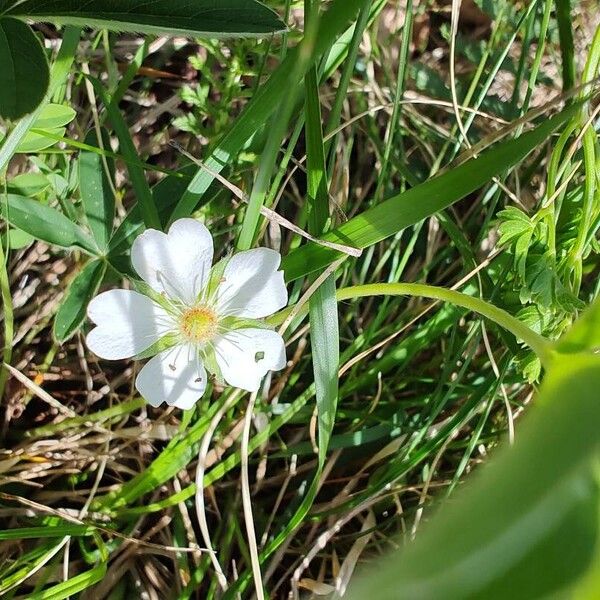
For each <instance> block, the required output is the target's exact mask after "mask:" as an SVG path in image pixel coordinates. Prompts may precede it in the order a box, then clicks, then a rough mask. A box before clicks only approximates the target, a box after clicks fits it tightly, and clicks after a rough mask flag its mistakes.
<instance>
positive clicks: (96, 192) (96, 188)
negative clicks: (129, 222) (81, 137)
mask: <svg viewBox="0 0 600 600" xmlns="http://www.w3.org/2000/svg"><path fill="white" fill-rule="evenodd" d="M102 138H103V147H104V148H108V149H110V138H109V137H108V132H107V131H106V130H104V129H103V130H102ZM85 143H86V144H87V145H88V146H94V147H99V144H98V137H97V135H96V132H95V131H90V132H89V133H88V134H87V136H86V138H85ZM107 169H108V172H107ZM114 174H115V163H114V160H113V159H112V158H109V157H104V156H102V155H100V154H99V153H96V152H88V151H83V152H81V154H80V155H79V190H80V193H81V202H82V204H83V209H84V212H85V216H86V219H87V222H88V225H89V227H90V230H91V232H92V235H93V236H94V239H95V240H96V242H97V244H98V247H99V248H100V249H101V250H106V249H107V248H108V241H109V240H110V236H111V234H112V230H113V222H114V219H115V195H114V192H113V188H112V187H111V181H114Z"/></svg>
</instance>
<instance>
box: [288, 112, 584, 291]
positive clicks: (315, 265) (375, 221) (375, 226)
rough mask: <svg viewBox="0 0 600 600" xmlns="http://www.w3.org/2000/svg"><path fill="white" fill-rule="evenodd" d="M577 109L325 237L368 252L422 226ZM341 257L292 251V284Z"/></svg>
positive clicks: (322, 250)
mask: <svg viewBox="0 0 600 600" xmlns="http://www.w3.org/2000/svg"><path fill="white" fill-rule="evenodd" d="M573 112H574V109H568V110H566V111H564V112H562V113H560V114H558V115H556V116H555V117H553V118H552V119H549V120H547V121H545V122H544V123H542V124H541V125H538V126H537V127H536V128H535V129H534V130H532V131H529V132H527V133H525V134H523V135H522V136H520V137H519V138H517V139H513V140H508V141H505V142H502V143H500V144H498V145H497V146H496V147H494V148H491V149H489V150H488V151H487V152H485V153H483V154H481V156H479V157H478V158H473V159H470V160H468V161H467V162H465V163H463V164H462V165H460V166H458V167H456V168H454V169H450V170H449V171H447V172H446V173H444V174H443V175H439V176H438V177H435V178H433V179H429V180H428V181H426V182H425V183H422V184H420V185H417V186H415V187H413V188H411V189H409V190H408V191H406V192H404V193H400V194H397V195H395V196H393V197H392V198H389V199H388V200H386V201H385V202H381V203H379V204H377V205H376V206H374V207H373V208H370V209H369V210H367V211H365V212H364V213H362V214H360V215H358V216H356V217H354V218H353V219H350V220H349V221H348V222H346V223H344V224H343V225H341V226H340V227H338V228H337V229H335V230H334V231H332V232H331V233H328V234H327V235H325V236H324V239H326V240H327V241H330V242H336V243H338V244H346V245H349V246H353V247H356V248H367V247H369V246H371V245H373V244H375V243H377V242H380V241H381V240H384V239H386V238H387V237H390V236H392V235H394V234H395V233H398V232H399V231H402V230H403V229H405V228H406V227H408V226H410V225H414V224H415V223H418V222H419V221H421V220H422V219H425V218H427V217H429V216H431V215H434V214H435V213H437V212H438V211H440V210H442V209H444V208H446V207H448V206H450V205H451V204H453V203H454V202H456V201H457V200H460V199H462V198H464V197H465V196H466V195H467V194H470V193H471V192H473V191H475V190H477V189H478V188H479V187H480V186H482V185H484V184H485V183H486V182H488V181H489V180H490V179H491V178H492V177H494V176H495V175H497V174H499V173H501V172H502V171H504V170H506V169H507V168H509V167H511V166H512V165H514V164H516V163H517V162H519V161H520V160H522V159H523V158H524V157H526V156H527V155H528V154H529V153H530V152H531V151H532V150H534V149H535V148H536V147H537V146H538V145H539V144H540V143H541V142H542V141H543V140H545V139H546V138H547V136H548V135H549V134H550V133H552V132H553V131H554V130H555V129H557V128H558V127H560V125H561V124H563V123H564V122H565V121H566V120H567V119H568V118H569V117H570V116H572V114H573ZM340 256H341V254H340V253H339V252H336V251H335V250H331V249H330V248H326V247H324V246H319V245H318V244H315V243H310V244H307V245H306V246H304V247H302V248H300V249H298V250H296V251H295V252H292V253H291V254H290V255H288V256H287V257H286V258H285V261H284V268H285V275H286V278H287V279H288V281H293V280H294V279H297V278H298V277H301V276H302V275H306V274H307V273H310V272H311V271H315V270H317V269H319V268H322V267H324V266H326V265H328V264H329V263H331V262H333V260H334V259H336V258H339V257H340Z"/></svg>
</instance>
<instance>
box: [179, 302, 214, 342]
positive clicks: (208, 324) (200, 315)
mask: <svg viewBox="0 0 600 600" xmlns="http://www.w3.org/2000/svg"><path fill="white" fill-rule="evenodd" d="M180 327H181V333H182V334H183V335H184V337H185V338H187V339H188V340H189V341H190V342H196V343H198V342H205V341H207V340H209V339H211V338H212V337H213V336H214V335H215V334H216V333H217V315H216V314H215V312H214V311H213V310H212V309H210V308H208V306H194V308H190V309H188V310H186V311H185V312H184V313H183V315H182V317H181V321H180Z"/></svg>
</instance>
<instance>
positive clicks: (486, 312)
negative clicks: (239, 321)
mask: <svg viewBox="0 0 600 600" xmlns="http://www.w3.org/2000/svg"><path fill="white" fill-rule="evenodd" d="M368 296H415V297H421V298H431V299H434V300H441V301H443V302H449V303H450V304H455V305H456V306H462V307H463V308H466V309H468V310H471V311H473V312H476V313H477V314H480V315H481V316H483V317H486V318H488V319H489V320H490V321H493V322H494V323H496V324H497V325H500V327H503V328H504V329H506V330H507V331H510V332H511V333H512V334H513V335H514V336H515V337H516V338H518V339H520V340H522V341H523V342H525V344H527V345H528V346H529V347H530V348H531V349H532V350H533V351H534V352H535V353H536V354H537V355H538V357H539V358H540V360H541V361H542V362H547V360H548V358H549V355H550V348H549V346H550V342H549V341H548V340H547V339H546V338H544V337H543V336H541V335H539V334H538V333H536V332H535V331H533V330H532V329H530V328H529V327H528V326H527V325H525V324H524V323H523V322H521V321H519V319H517V318H515V317H513V316H512V315H511V314H509V313H508V312H506V311H505V310H503V309H501V308H498V307H497V306H494V305H493V304H490V303H489V302H486V301H485V300H481V299H480V298H475V297H473V296H468V295H467V294H463V293H461V292H456V291H454V290H448V289H446V288H442V287H437V286H433V285H426V284H421V283H373V284H368V285H357V286H353V287H348V288H343V289H340V290H338V291H337V294H336V297H337V301H338V302H342V301H344V300H353V299H355V298H365V297H368ZM292 310H294V307H293V306H291V307H288V308H287V309H285V310H283V311H281V312H278V313H277V314H275V315H273V316H272V317H271V318H270V319H269V323H270V324H271V325H279V324H281V323H283V322H284V321H285V319H286V318H287V316H288V314H289V313H290V312H291V311H292ZM305 312H306V309H305V308H304V309H303V310H301V311H300V314H304V313H305Z"/></svg>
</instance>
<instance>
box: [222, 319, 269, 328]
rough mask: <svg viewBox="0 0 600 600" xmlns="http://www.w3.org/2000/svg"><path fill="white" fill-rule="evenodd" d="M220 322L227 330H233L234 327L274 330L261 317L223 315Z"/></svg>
mask: <svg viewBox="0 0 600 600" xmlns="http://www.w3.org/2000/svg"><path fill="white" fill-rule="evenodd" d="M220 324H221V325H222V326H223V328H224V329H226V330H227V331H235V330H236V329H268V330H269V331H274V329H275V328H274V327H272V326H271V325H269V323H267V322H266V321H264V320H262V319H243V318H240V317H225V318H224V319H222V320H221V321H220Z"/></svg>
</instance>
